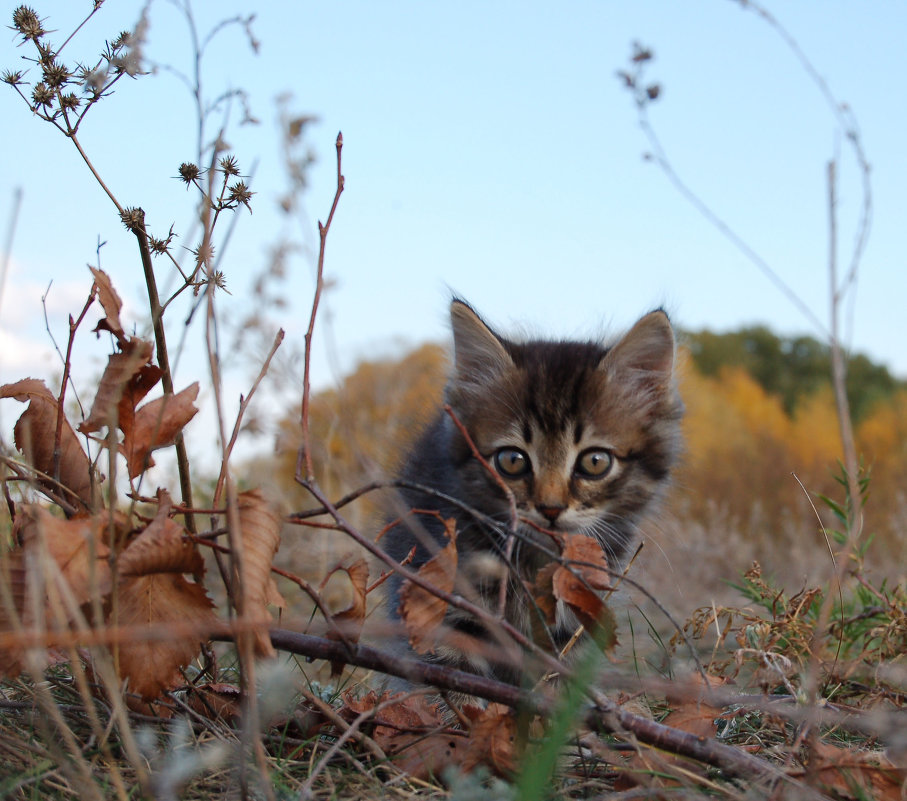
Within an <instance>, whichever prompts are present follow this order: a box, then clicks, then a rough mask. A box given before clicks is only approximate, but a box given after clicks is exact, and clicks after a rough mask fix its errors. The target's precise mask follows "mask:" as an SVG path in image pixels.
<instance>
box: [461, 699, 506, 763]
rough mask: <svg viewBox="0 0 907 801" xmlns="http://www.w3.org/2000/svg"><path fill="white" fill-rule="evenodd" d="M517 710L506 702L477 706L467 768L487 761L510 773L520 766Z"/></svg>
mask: <svg viewBox="0 0 907 801" xmlns="http://www.w3.org/2000/svg"><path fill="white" fill-rule="evenodd" d="M515 743H516V712H514V710H513V709H511V708H510V707H509V706H505V705H504V704H489V705H488V706H487V707H486V708H485V709H480V710H477V713H474V716H473V719H472V725H471V726H470V727H469V745H468V747H467V749H466V754H465V756H464V758H463V770H464V771H466V772H469V771H472V770H474V769H475V768H476V767H478V766H479V765H485V766H487V767H488V768H490V769H491V770H492V771H494V773H496V774H497V775H498V776H509V775H512V774H513V771H514V769H515V768H516V755H515Z"/></svg>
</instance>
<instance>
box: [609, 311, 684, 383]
mask: <svg viewBox="0 0 907 801" xmlns="http://www.w3.org/2000/svg"><path fill="white" fill-rule="evenodd" d="M601 366H602V368H603V369H605V370H608V371H609V372H610V371H612V370H613V371H616V372H629V373H630V374H631V375H633V376H635V377H636V378H637V379H641V380H643V381H644V382H645V383H648V384H651V385H654V386H666V385H667V384H668V383H669V382H670V380H671V376H672V374H673V371H674V329H673V328H671V321H670V320H669V319H668V315H667V314H665V313H664V312H663V311H654V312H650V313H649V314H647V315H646V316H645V317H643V318H642V319H640V320H639V321H638V322H637V323H636V325H634V326H633V327H632V328H631V329H630V330H629V331H628V332H627V333H626V334H624V336H623V338H622V339H621V340H620V341H619V342H618V343H617V344H616V345H615V346H614V347H613V348H611V350H610V351H608V355H607V356H605V358H604V359H603V360H602V364H601Z"/></svg>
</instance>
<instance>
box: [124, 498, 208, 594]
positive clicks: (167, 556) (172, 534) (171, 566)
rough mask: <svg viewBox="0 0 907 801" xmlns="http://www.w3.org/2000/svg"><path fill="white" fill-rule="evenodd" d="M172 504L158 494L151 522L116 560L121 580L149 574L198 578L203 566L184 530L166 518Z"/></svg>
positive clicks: (202, 571)
mask: <svg viewBox="0 0 907 801" xmlns="http://www.w3.org/2000/svg"><path fill="white" fill-rule="evenodd" d="M172 509H173V502H172V501H171V500H170V495H169V494H168V493H167V492H166V491H165V490H158V511H157V514H156V515H155V516H154V520H152V521H151V522H150V523H149V524H148V525H147V526H146V527H145V530H144V531H142V533H141V534H139V535H138V537H136V538H135V539H134V540H133V541H132V542H130V543H129V546H128V547H127V548H126V550H124V551H123V552H122V553H121V554H120V556H119V558H118V559H117V568H118V569H119V572H120V575H121V576H148V575H151V574H152V573H191V574H192V575H194V576H201V575H202V574H203V573H204V571H205V563H204V560H203V559H202V555H201V554H200V553H199V551H198V547H197V546H196V545H195V543H194V542H192V541H191V540H190V539H189V538H188V537H187V536H186V530H185V529H184V528H183V527H182V526H181V525H179V523H177V522H176V521H175V520H173V518H171V517H170V512H171V511H172Z"/></svg>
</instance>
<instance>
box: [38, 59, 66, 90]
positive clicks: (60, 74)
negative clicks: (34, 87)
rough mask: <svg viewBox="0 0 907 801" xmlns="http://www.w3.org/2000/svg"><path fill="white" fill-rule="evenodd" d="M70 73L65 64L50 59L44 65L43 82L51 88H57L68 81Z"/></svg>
mask: <svg viewBox="0 0 907 801" xmlns="http://www.w3.org/2000/svg"><path fill="white" fill-rule="evenodd" d="M71 75H72V73H70V71H69V70H68V69H66V67H65V66H63V65H62V64H60V63H59V62H56V61H51V62H50V63H49V64H47V65H46V66H45V67H44V83H46V84H47V85H48V86H49V87H50V88H51V89H59V88H60V87H61V86H64V85H65V84H66V83H68V82H69V79H70V77H71Z"/></svg>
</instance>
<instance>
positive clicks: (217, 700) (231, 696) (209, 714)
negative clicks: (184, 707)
mask: <svg viewBox="0 0 907 801" xmlns="http://www.w3.org/2000/svg"><path fill="white" fill-rule="evenodd" d="M186 703H187V704H188V705H189V708H190V709H192V710H194V711H195V712H197V713H198V714H199V715H201V716H202V717H205V718H208V719H209V720H223V721H225V722H226V723H235V722H236V721H237V720H239V717H240V713H241V712H242V691H241V690H240V689H239V687H234V686H233V685H232V684H210V683H209V684H199V685H197V686H195V687H192V688H190V690H189V692H188V693H187V695H186Z"/></svg>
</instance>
